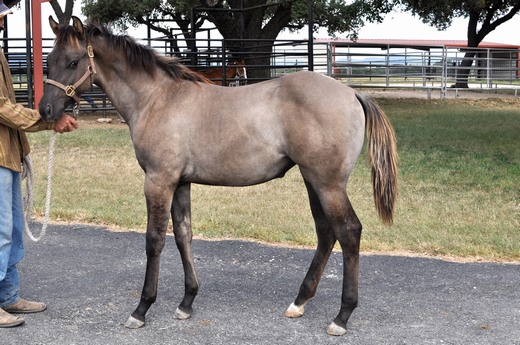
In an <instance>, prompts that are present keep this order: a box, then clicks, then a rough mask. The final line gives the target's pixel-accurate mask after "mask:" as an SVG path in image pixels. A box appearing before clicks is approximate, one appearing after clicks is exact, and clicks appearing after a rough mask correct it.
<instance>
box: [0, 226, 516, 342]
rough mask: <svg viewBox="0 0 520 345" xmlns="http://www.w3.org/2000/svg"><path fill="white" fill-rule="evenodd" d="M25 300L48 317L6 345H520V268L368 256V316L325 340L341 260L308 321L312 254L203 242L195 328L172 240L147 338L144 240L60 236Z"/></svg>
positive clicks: (36, 260) (362, 312) (34, 268)
mask: <svg viewBox="0 0 520 345" xmlns="http://www.w3.org/2000/svg"><path fill="white" fill-rule="evenodd" d="M26 247H27V254H26V258H25V259H24V261H23V262H22V264H21V267H20V268H21V276H22V293H23V296H25V297H27V298H37V299H41V300H43V301H46V302H47V303H48V304H49V309H48V310H47V311H46V312H44V313H40V314H33V315H27V316H26V317H25V318H26V324H25V325H23V326H22V327H18V328H14V329H2V330H0V343H1V344H20V345H22V344H66V345H71V344H89V345H93V344H103V345H106V344H139V345H149V344H212V345H213V344H266V345H267V344H269V345H274V344H297V345H300V344H301V345H305V344H309V345H318V344H320V345H321V344H357V345H364V344H366V345H378V344H392V345H393V344H413V345H415V344H468V345H474V344H482V345H484V344H497V345H498V344H500V345H519V344H520V265H511V264H493V263H451V262H445V261H441V260H434V259H425V258H413V257H394V256H384V255H363V256H362V258H361V273H360V305H359V308H358V309H357V310H356V311H355V312H354V314H353V315H352V317H351V320H350V323H349V331H348V333H347V334H346V335H345V336H343V337H330V336H328V335H326V333H325V329H326V327H327V326H328V324H329V323H330V322H331V321H332V319H333V318H334V316H335V315H336V313H337V311H338V310H339V302H340V289H341V254H340V253H334V254H333V255H332V257H331V260H330V262H329V264H328V266H327V269H326V271H325V273H324V277H323V280H322V283H321V285H320V288H319V290H318V295H317V296H316V297H315V298H314V299H313V300H311V301H310V302H309V303H308V305H307V308H306V314H305V315H304V316H303V317H302V318H300V319H287V318H285V317H284V316H283V315H282V314H283V312H284V310H285V308H286V307H287V306H288V305H289V304H290V303H291V302H292V301H293V299H294V297H295V296H296V293H297V291H298V288H299V284H300V282H301V280H302V278H303V276H304V274H305V272H306V270H307V267H308V265H309V263H310V260H311V258H312V255H313V251H312V250H306V249H292V248H281V247H273V246H266V245H262V244H256V243H250V242H244V241H202V240H196V241H194V250H195V256H196V264H197V268H198V273H199V277H200V279H201V290H200V293H199V296H198V297H197V299H196V300H195V303H194V308H195V312H194V315H193V317H192V318H191V319H189V320H185V321H178V320H174V319H173V316H172V315H173V312H174V310H175V308H176V306H177V304H178V303H179V302H180V300H181V298H182V294H183V285H184V284H183V275H182V268H181V264H180V259H179V255H178V252H177V249H176V247H175V244H174V240H173V237H171V236H169V237H168V241H167V245H166V248H165V250H164V252H163V255H162V262H161V265H162V267H161V275H160V279H159V296H158V300H157V303H156V304H154V305H153V306H152V307H151V308H150V310H149V312H148V314H147V324H146V326H145V327H144V328H141V329H137V330H129V329H126V328H125V327H124V326H123V323H124V322H125V320H126V318H127V317H128V315H129V314H130V313H131V312H132V311H133V309H134V308H135V307H136V306H137V303H138V300H139V295H140V290H141V287H142V283H143V279H144V271H145V261H146V259H145V253H144V236H143V234H139V233H120V232H110V231H107V230H106V229H103V228H99V227H92V226H85V225H53V226H50V227H49V229H48V233H47V236H46V238H45V239H44V240H43V242H42V243H36V244H35V243H32V242H30V241H29V240H27V241H26Z"/></svg>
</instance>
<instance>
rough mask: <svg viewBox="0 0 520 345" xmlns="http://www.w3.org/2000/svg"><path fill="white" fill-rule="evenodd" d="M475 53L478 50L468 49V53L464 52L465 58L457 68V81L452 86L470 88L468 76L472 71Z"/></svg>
mask: <svg viewBox="0 0 520 345" xmlns="http://www.w3.org/2000/svg"><path fill="white" fill-rule="evenodd" d="M475 55H476V52H475V51H471V50H468V51H467V52H466V54H464V58H463V59H462V62H461V63H460V66H459V67H458V68H457V79H456V83H455V84H453V85H452V86H451V87H452V88H459V89H467V88H468V78H469V74H470V72H471V66H472V65H473V60H474V59H475Z"/></svg>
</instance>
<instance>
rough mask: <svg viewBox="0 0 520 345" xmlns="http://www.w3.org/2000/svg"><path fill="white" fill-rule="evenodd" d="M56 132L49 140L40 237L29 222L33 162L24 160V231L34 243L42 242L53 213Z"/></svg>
mask: <svg viewBox="0 0 520 345" xmlns="http://www.w3.org/2000/svg"><path fill="white" fill-rule="evenodd" d="M56 134H57V133H56V132H55V131H52V134H51V138H50V140H49V153H48V156H47V193H46V195H45V216H44V218H43V225H42V230H41V231H40V235H39V236H38V237H36V236H34V235H33V233H32V232H31V230H30V229H29V221H30V220H31V215H32V211H33V206H34V190H33V188H34V173H33V168H32V160H31V157H30V156H27V157H25V158H24V172H23V174H22V179H23V178H25V183H26V187H27V188H26V195H25V197H24V210H25V217H24V229H25V233H26V234H27V236H29V238H30V239H31V240H32V241H34V242H38V241H40V240H41V239H42V238H43V237H44V236H45V232H46V231H47V225H48V223H49V216H50V213H51V193H52V169H53V165H54V146H55V143H56Z"/></svg>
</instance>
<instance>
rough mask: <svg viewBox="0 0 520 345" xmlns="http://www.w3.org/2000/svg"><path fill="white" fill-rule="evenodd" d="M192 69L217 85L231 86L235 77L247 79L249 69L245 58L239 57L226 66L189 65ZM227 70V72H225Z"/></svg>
mask: <svg viewBox="0 0 520 345" xmlns="http://www.w3.org/2000/svg"><path fill="white" fill-rule="evenodd" d="M188 68H189V69H190V70H192V71H195V72H197V73H199V74H201V75H202V76H204V77H205V78H207V79H208V80H209V81H211V82H212V83H213V84H215V85H221V86H222V85H225V86H229V85H230V83H231V82H233V81H235V78H239V79H242V80H244V81H245V80H247V70H246V64H245V60H244V59H237V60H234V61H232V62H230V63H229V64H227V65H226V67H225V68H223V67H222V66H221V67H215V68H205V67H188ZM224 71H225V73H224Z"/></svg>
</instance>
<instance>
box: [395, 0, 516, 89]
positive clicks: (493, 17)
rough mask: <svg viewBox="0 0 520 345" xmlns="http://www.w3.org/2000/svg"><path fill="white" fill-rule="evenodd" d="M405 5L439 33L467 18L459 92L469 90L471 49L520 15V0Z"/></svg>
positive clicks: (422, 0) (421, 0) (416, 0)
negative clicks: (499, 27) (460, 89)
mask: <svg viewBox="0 0 520 345" xmlns="http://www.w3.org/2000/svg"><path fill="white" fill-rule="evenodd" d="M402 4H403V5H404V7H405V9H406V10H409V11H411V12H412V13H413V14H416V15H418V16H420V17H421V18H422V20H423V22H424V23H426V24H430V25H432V26H434V27H436V28H438V29H439V30H444V29H446V28H447V27H449V26H450V24H451V22H452V21H453V19H454V18H458V17H463V18H468V32H467V38H468V49H467V50H466V52H465V54H464V58H463V60H462V62H461V65H460V69H459V71H457V82H456V84H455V85H453V87H459V88H467V87H468V76H469V72H470V68H471V66H472V65H473V61H474V59H475V56H476V51H475V50H472V49H471V48H476V47H478V45H479V44H480V42H482V40H483V39H484V38H485V37H486V36H487V35H488V34H489V33H490V32H491V31H493V30H495V29H496V28H497V27H498V26H499V25H501V24H503V23H505V22H507V21H508V20H510V19H511V18H513V17H514V16H515V15H516V14H518V13H519V11H520V0H471V1H462V0H449V1H444V0H442V1H441V0H402ZM479 24H480V27H479Z"/></svg>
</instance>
